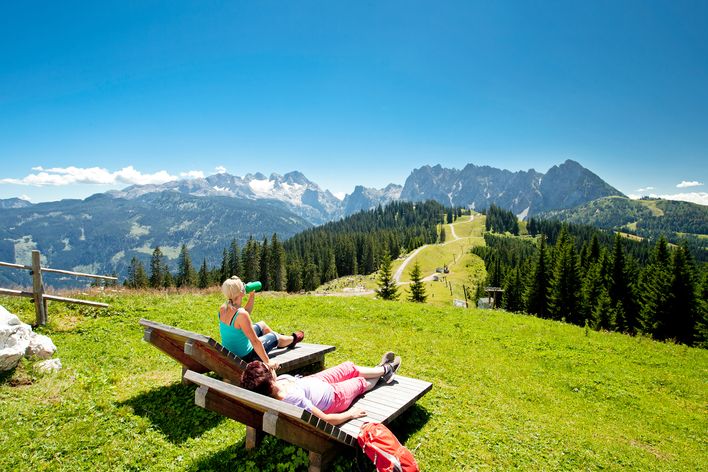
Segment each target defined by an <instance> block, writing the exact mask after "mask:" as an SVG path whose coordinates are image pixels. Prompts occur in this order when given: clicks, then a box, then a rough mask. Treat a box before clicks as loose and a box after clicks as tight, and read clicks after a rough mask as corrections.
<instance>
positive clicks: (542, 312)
mask: <svg viewBox="0 0 708 472" xmlns="http://www.w3.org/2000/svg"><path fill="white" fill-rule="evenodd" d="M525 298H526V311H527V312H529V313H531V314H534V315H538V316H541V317H546V316H547V315H548V273H547V270H546V239H545V237H544V236H541V243H540V245H539V248H538V259H537V260H536V264H535V266H534V269H533V273H532V274H531V280H530V281H529V284H528V288H527V290H526V297H525Z"/></svg>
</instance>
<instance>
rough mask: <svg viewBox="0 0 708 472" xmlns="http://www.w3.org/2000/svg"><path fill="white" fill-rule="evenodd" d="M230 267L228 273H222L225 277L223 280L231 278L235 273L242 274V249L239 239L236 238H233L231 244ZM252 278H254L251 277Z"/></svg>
mask: <svg viewBox="0 0 708 472" xmlns="http://www.w3.org/2000/svg"><path fill="white" fill-rule="evenodd" d="M228 263H229V269H228V274H224V273H222V277H224V276H225V277H224V279H223V280H226V279H228V278H230V277H231V276H233V275H237V276H240V275H241V250H240V249H239V247H238V241H236V239H232V240H231V244H229V259H228ZM249 280H252V279H249Z"/></svg>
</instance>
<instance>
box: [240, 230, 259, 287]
mask: <svg viewBox="0 0 708 472" xmlns="http://www.w3.org/2000/svg"><path fill="white" fill-rule="evenodd" d="M241 262H242V267H241V270H242V275H241V279H242V280H244V281H245V282H251V281H254V280H258V276H259V275H260V267H261V266H260V247H259V244H258V241H256V240H254V239H253V236H251V237H250V238H248V242H246V246H245V247H244V248H243V252H242V253H241Z"/></svg>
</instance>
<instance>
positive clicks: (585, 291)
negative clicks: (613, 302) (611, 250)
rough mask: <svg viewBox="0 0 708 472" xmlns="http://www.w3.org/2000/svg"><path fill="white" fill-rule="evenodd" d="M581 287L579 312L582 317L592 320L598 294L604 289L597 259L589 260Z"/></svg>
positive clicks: (600, 267) (600, 266) (600, 268)
mask: <svg viewBox="0 0 708 472" xmlns="http://www.w3.org/2000/svg"><path fill="white" fill-rule="evenodd" d="M589 264H590V265H589V267H588V268H587V272H586V274H585V278H584V279H583V282H582V289H581V294H582V296H581V314H582V317H583V319H586V320H589V322H590V320H592V319H593V313H594V311H595V307H596V306H597V304H598V301H599V298H600V295H601V294H602V293H603V292H604V291H606V289H605V281H604V280H603V279H602V265H601V263H600V262H599V261H596V262H590V263H589Z"/></svg>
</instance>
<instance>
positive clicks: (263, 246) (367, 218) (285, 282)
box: [127, 201, 460, 292]
mask: <svg viewBox="0 0 708 472" xmlns="http://www.w3.org/2000/svg"><path fill="white" fill-rule="evenodd" d="M459 212H460V210H459V209H455V210H453V209H451V208H445V207H443V206H442V205H441V204H439V203H436V202H432V201H430V202H422V203H411V202H393V203H391V204H389V205H387V206H386V207H378V208H376V209H374V210H369V211H362V212H359V213H357V214H355V215H352V216H349V217H347V218H344V219H343V220H340V221H337V222H332V223H327V224H326V225H323V226H319V227H317V228H312V229H309V230H306V231H303V232H301V233H299V234H297V235H295V236H293V237H292V238H290V239H288V240H287V241H285V243H283V242H282V241H281V240H280V239H279V238H278V236H277V235H276V234H273V235H272V237H271V238H264V239H263V241H262V242H261V241H258V240H255V239H254V238H252V237H251V238H250V239H249V240H248V241H247V242H246V244H245V245H244V246H243V247H240V246H239V244H238V241H237V240H233V241H232V242H231V244H230V245H229V247H227V248H224V249H223V252H222V261H221V265H220V267H209V266H208V265H207V262H206V260H203V261H202V264H201V269H200V270H199V271H198V272H197V270H196V268H195V267H194V264H193V263H192V261H191V258H190V256H189V251H188V250H187V248H186V246H182V249H181V252H180V256H179V258H178V264H177V266H178V268H177V273H176V274H171V273H170V272H169V270H168V269H167V265H166V264H164V262H162V259H163V257H164V256H162V254H161V252H160V249H159V248H155V250H154V252H153V257H152V261H151V265H150V273H149V274H148V273H147V271H146V270H145V268H144V266H143V264H142V263H141V262H140V261H139V260H137V259H133V261H132V262H131V268H130V271H129V276H128V280H127V285H129V286H131V287H137V288H139V287H146V286H148V285H149V286H153V287H163V286H165V285H168V286H169V285H170V284H173V285H175V284H176V285H177V286H199V287H206V286H208V285H210V284H214V283H221V281H223V280H224V279H226V278H227V277H230V276H231V275H232V274H238V275H240V276H241V278H243V279H245V280H260V281H261V282H262V283H263V287H264V289H265V290H274V291H283V290H287V291H289V292H298V291H300V290H314V289H315V288H317V287H318V286H319V285H320V284H322V283H324V282H327V281H329V280H332V279H335V278H337V277H342V276H345V275H353V274H370V273H372V272H374V271H376V270H377V268H378V265H379V262H380V260H381V258H382V257H383V255H384V253H386V252H388V253H389V254H390V256H391V257H392V258H396V257H398V256H399V254H400V252H401V251H402V250H403V251H411V250H413V249H415V248H417V247H419V246H421V245H423V244H429V243H433V242H435V241H437V239H438V231H437V225H438V224H439V223H442V222H443V221H444V219H445V217H446V215H447V218H448V220H449V221H452V219H453V214H457V213H459ZM155 274H158V275H157V276H155Z"/></svg>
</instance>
